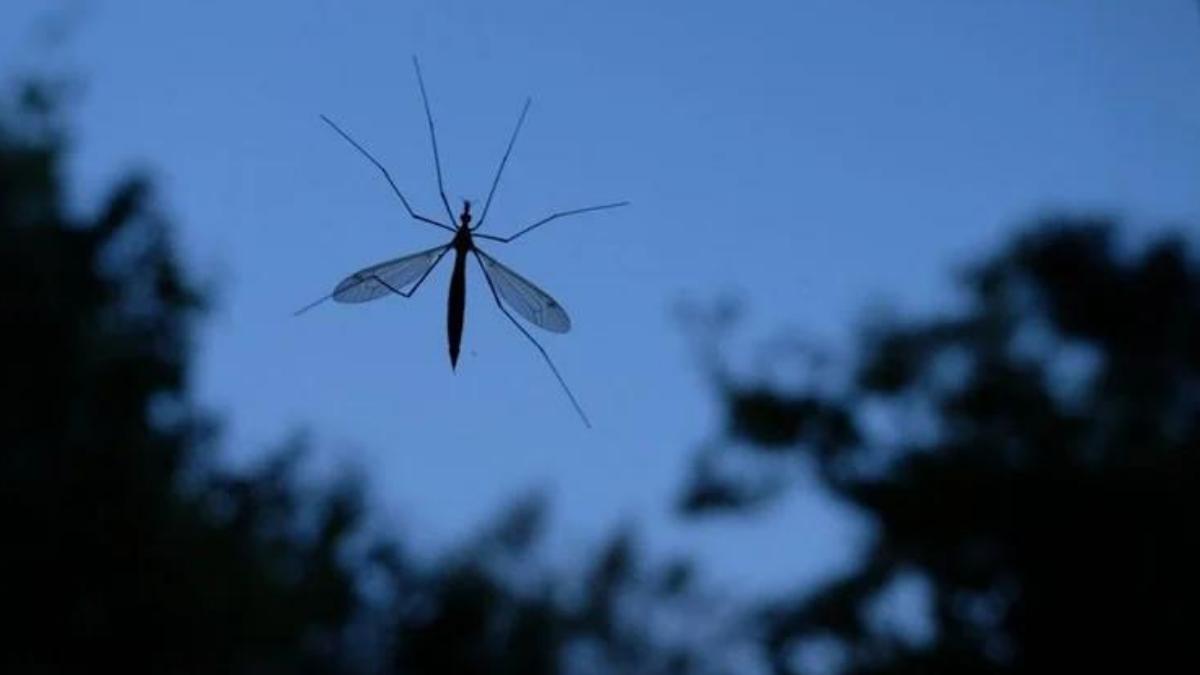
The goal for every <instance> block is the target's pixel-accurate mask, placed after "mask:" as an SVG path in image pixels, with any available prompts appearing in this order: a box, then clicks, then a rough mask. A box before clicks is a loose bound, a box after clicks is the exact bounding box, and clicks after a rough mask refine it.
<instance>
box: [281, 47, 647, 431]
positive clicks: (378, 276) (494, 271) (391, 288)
mask: <svg viewBox="0 0 1200 675" xmlns="http://www.w3.org/2000/svg"><path fill="white" fill-rule="evenodd" d="M413 68H414V70H416V73H417V85H418V87H419V89H420V91H421V102H422V104H423V105H424V107H425V120H426V122H427V123H428V125H429V139H430V142H431V144H432V145H433V164H434V168H435V170H436V172H437V183H438V192H439V193H440V194H441V197H442V205H443V206H444V207H445V208H446V216H447V218H449V223H455V222H456V221H457V225H456V226H454V225H451V224H448V223H446V222H442V221H440V220H437V219H434V218H429V217H427V216H424V215H421V214H419V213H417V212H416V211H414V210H413V208H412V206H411V205H410V204H409V202H408V200H407V199H405V197H404V194H403V193H402V192H400V188H398V187H397V186H396V183H395V181H393V180H392V176H391V174H389V173H388V170H387V169H386V168H384V166H383V164H381V163H380V162H379V160H377V159H375V157H374V156H372V155H371V153H370V152H367V150H366V148H364V147H363V146H362V145H361V144H360V143H359V142H358V141H356V140H354V139H353V138H352V137H351V136H350V134H348V133H346V132H345V131H343V130H342V128H341V127H339V126H338V125H337V124H335V123H334V122H333V120H331V119H329V118H328V117H326V116H325V115H321V119H322V120H323V121H324V122H325V123H326V124H328V125H329V126H330V127H331V128H332V129H333V130H334V131H335V132H337V134H338V135H339V136H341V137H342V138H343V139H345V140H346V141H347V142H348V143H349V144H350V145H352V146H354V148H355V149H356V150H358V152H360V153H361V154H362V155H363V156H364V157H366V158H367V160H369V161H370V162H371V163H372V164H374V165H375V168H377V169H379V171H380V173H382V174H383V177H384V179H386V180H387V182H388V185H390V186H391V188H392V192H394V193H395V195H396V196H397V197H398V198H399V199H400V203H401V204H403V205H404V210H405V211H407V212H408V215H409V216H410V217H411V218H412V219H413V220H416V221H419V222H422V223H425V224H427V225H432V226H434V227H438V228H441V229H443V230H446V231H448V232H451V233H453V235H454V236H453V238H452V239H451V240H450V241H449V242H447V243H445V244H442V245H440V246H435V247H433V248H430V249H426V250H424V251H420V252H418V253H413V254H410V255H406V256H401V257H399V258H395V259H392V260H385V261H383V262H380V263H377V264H374V265H370V266H368V267H364V268H362V269H360V270H358V271H357V272H355V273H353V274H351V275H350V276H348V277H346V278H345V279H343V280H342V281H340V282H339V283H338V284H337V286H335V287H334V289H333V292H331V293H330V294H328V295H326V296H324V297H322V298H319V299H318V300H315V301H314V302H311V303H309V304H308V305H305V306H304V307H302V308H300V309H299V310H297V311H296V312H295V313H296V314H297V315H299V314H303V313H304V312H307V311H308V310H310V309H312V308H313V307H316V306H317V305H319V304H321V303H323V302H325V301H326V300H333V301H334V302H341V303H361V302H369V301H371V300H377V299H379V298H382V297H385V296H388V295H401V296H404V297H406V298H408V297H412V295H413V294H414V293H416V292H417V289H418V288H420V286H421V284H422V283H423V282H424V281H425V279H426V278H427V277H428V276H429V274H430V272H432V271H433V269H434V268H435V267H437V265H438V263H439V262H441V260H442V258H444V257H445V256H446V254H447V253H449V252H451V251H453V252H454V271H453V272H452V273H451V276H450V296H449V300H448V302H447V311H446V335H447V338H448V342H449V348H450V368H451V369H452V370H453V369H456V368H457V366H458V353H459V347H460V346H461V344H462V334H463V323H464V319H465V316H466V301H467V288H466V286H467V258H468V257H474V258H475V261H476V262H477V263H478V264H479V269H480V270H482V271H483V278H484V280H485V281H487V285H488V289H489V290H490V291H491V293H492V299H493V300H495V301H496V306H497V307H499V308H500V311H501V312H503V313H504V316H506V317H508V320H509V321H511V322H512V324H513V325H514V326H516V327H517V330H519V331H521V334H522V335H524V336H525V337H526V338H527V339H528V340H529V341H530V342H531V343H533V346H534V347H536V348H537V350H538V352H540V353H541V355H542V358H543V359H545V361H546V365H548V366H550V371H551V372H552V373H554V377H555V379H557V380H558V383H559V385H560V386H561V387H562V389H563V392H565V393H566V395H567V398H568V399H570V401H571V405H572V406H574V408H575V412H577V413H579V417H580V419H582V420H583V423H584V424H585V425H586V426H588V427H591V423H590V422H589V421H588V418H587V415H586V414H585V413H584V412H583V408H582V407H581V406H580V405H579V401H577V400H576V399H575V395H574V394H573V393H571V388H570V387H568V386H567V383H566V380H564V379H563V377H562V375H561V374H560V373H559V372H558V368H557V367H555V365H554V361H553V360H552V359H551V358H550V354H549V353H548V352H547V351H546V350H545V348H543V347H542V345H541V343H540V342H538V341H537V338H535V337H533V335H532V334H531V333H530V332H529V331H528V330H526V328H525V326H523V325H522V324H521V322H520V321H517V319H516V317H514V316H513V315H512V312H510V311H509V308H512V309H513V310H515V311H516V312H517V314H520V315H521V316H522V317H523V318H525V319H526V320H528V321H529V322H530V323H532V324H533V325H535V326H538V327H539V328H543V329H545V330H548V331H550V332H552V333H566V332H567V331H569V330H571V319H570V318H569V317H568V316H567V312H566V310H565V309H563V306H562V305H561V304H559V303H558V301H557V300H555V299H554V298H552V297H551V296H550V294H549V293H547V292H545V291H543V290H542V289H540V288H538V287H537V286H535V285H534V284H533V282H531V281H529V280H528V279H526V278H525V277H522V276H521V275H520V274H517V273H516V272H514V271H513V270H511V269H509V268H508V267H505V266H504V265H503V264H501V263H500V261H498V260H496V259H495V258H493V257H492V256H491V255H489V254H488V253H485V252H484V251H483V250H481V249H480V248H479V246H478V245H476V243H475V240H476V239H485V240H487V241H495V242H499V243H504V244H507V243H508V242H511V241H513V240H515V239H517V238H518V237H521V236H523V235H525V234H527V233H529V232H532V231H533V230H535V229H537V228H539V227H541V226H543V225H545V224H547V223H549V222H551V221H554V220H557V219H559V218H565V217H567V216H574V215H578V214H582V213H588V212H591V211H600V210H603V209H612V208H616V207H619V206H625V205H627V204H628V203H629V202H615V203H612V204H600V205H597V206H585V207H583V208H577V209H570V210H567V211H557V212H555V213H552V214H550V215H549V216H546V217H545V218H542V219H541V220H539V221H537V222H535V223H533V224H532V225H529V226H527V227H525V228H523V229H520V230H518V231H517V232H516V233H514V234H511V235H509V236H507V237H498V236H495V235H491V234H485V233H482V232H479V231H478V230H479V229H480V228H481V227H483V223H484V221H485V220H486V219H487V215H488V210H489V209H490V208H491V205H492V198H493V197H494V196H495V195H496V187H497V186H498V185H499V184H500V176H501V174H503V173H504V166H505V165H506V164H507V163H508V157H509V155H510V154H511V153H512V149H513V144H514V143H516V141H517V134H519V133H520V132H521V126H522V125H523V124H524V123H525V115H526V114H527V113H528V112H529V105H530V103H531V101H530V99H528V98H527V99H525V105H524V107H522V108H521V115H520V116H519V117H518V118H517V124H516V127H515V128H514V129H513V132H512V136H510V137H509V139H508V147H507V148H505V150H504V156H503V157H502V158H501V159H500V166H499V167H498V168H497V169H496V175H495V177H494V178H493V179H492V187H491V189H490V190H489V191H488V196H487V201H486V202H484V205H483V212H482V213H480V215H479V221H478V222H477V223H475V224H474V225H472V224H471V221H472V215H471V202H470V201H469V200H463V207H462V211H461V212H460V213H459V214H458V218H457V219H456V218H455V217H454V211H453V210H452V209H451V208H450V201H449V200H448V199H446V188H445V184H444V182H443V180H442V160H441V157H440V156H439V155H438V145H437V134H436V132H435V131H434V128H433V114H432V113H431V112H430V109H429V97H428V95H427V94H426V93H425V80H424V78H423V77H422V76H421V65H420V63H418V62H417V59H416V57H413Z"/></svg>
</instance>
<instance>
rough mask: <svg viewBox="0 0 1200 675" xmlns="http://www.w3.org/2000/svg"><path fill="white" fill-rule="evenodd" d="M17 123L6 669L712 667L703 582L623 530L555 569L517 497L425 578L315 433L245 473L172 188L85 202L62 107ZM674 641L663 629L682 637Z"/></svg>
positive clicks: (9, 208) (3, 253)
mask: <svg viewBox="0 0 1200 675" xmlns="http://www.w3.org/2000/svg"><path fill="white" fill-rule="evenodd" d="M10 98H11V102H10V101H9V100H8V99H5V101H4V104H3V107H2V108H0V274H2V275H3V284H0V293H3V307H4V314H3V317H4V318H3V330H4V334H5V344H6V346H7V347H8V349H7V351H6V354H7V357H8V358H6V359H5V362H4V366H3V377H2V378H0V387H2V391H3V394H4V415H3V418H2V419H3V421H2V423H0V514H3V515H2V516H0V517H2V520H0V525H2V530H0V531H2V532H3V537H4V545H3V550H4V554H3V556H0V560H2V561H3V562H2V563H0V564H2V567H0V579H2V580H3V586H2V589H0V590H2V593H0V597H2V598H3V611H4V616H5V618H6V619H7V621H6V622H5V623H6V628H5V635H4V640H3V642H2V644H3V648H2V649H0V672H4V673H39V674H41V673H59V672H61V673H67V672H70V673H75V672H102V671H104V670H109V669H112V670H115V671H116V672H153V673H305V672H309V673H339V672H341V673H389V672H395V673H407V674H413V675H422V674H428V675H434V674H440V673H453V674H454V675H469V674H471V673H521V674H522V675H536V674H538V673H546V674H550V673H609V672H621V673H647V674H651V673H662V674H667V673H685V672H694V673H705V672H719V670H718V668H717V667H716V666H715V665H714V664H715V663H716V662H717V661H710V660H708V659H701V658H700V657H699V656H698V655H697V652H698V649H697V645H696V639H695V635H696V634H695V633H693V632H691V631H684V632H682V633H680V632H679V631H677V630H676V631H675V632H672V631H671V630H670V627H671V626H678V625H681V624H682V623H683V619H681V618H680V617H685V616H690V615H695V614H696V605H695V603H696V602H697V601H698V600H697V598H696V596H694V595H693V594H692V593H691V590H690V578H691V577H690V575H689V574H688V573H687V567H686V566H684V565H682V564H675V565H668V566H666V567H664V568H662V569H658V568H652V567H649V566H647V565H645V564H644V563H642V562H641V561H640V560H639V556H638V555H637V551H636V547H635V546H634V540H633V538H632V535H631V534H629V533H623V532H622V533H618V535H617V536H616V537H614V538H613V540H612V541H611V542H608V543H606V544H605V545H604V546H602V547H601V549H600V550H599V551H598V552H596V553H595V560H594V561H591V560H588V559H587V557H586V555H583V556H581V558H580V559H579V560H578V561H577V563H576V564H575V565H574V567H573V568H572V569H568V570H566V571H556V570H554V569H550V568H549V567H547V566H545V565H543V564H541V563H540V562H539V555H538V551H537V543H538V542H539V540H540V539H541V535H542V530H543V523H544V520H545V504H544V503H543V501H542V500H541V499H540V498H538V497H537V496H536V495H535V496H533V497H530V498H526V499H523V500H518V501H517V502H516V503H515V504H514V505H513V506H512V508H511V509H509V510H508V511H506V512H504V513H502V514H501V515H500V516H499V517H498V518H497V519H496V521H495V522H494V523H493V524H492V525H490V526H488V527H487V528H486V529H485V530H484V531H483V532H482V533H480V534H479V535H478V536H477V537H475V538H474V539H473V540H472V541H470V542H468V543H467V544H465V545H464V546H462V547H461V549H460V550H457V551H456V552H454V553H452V554H450V555H447V556H445V557H444V558H439V559H436V560H433V561H432V562H425V563H419V562H417V560H416V557H415V556H413V555H411V554H410V553H408V552H407V551H406V550H405V547H404V546H403V544H402V543H401V542H398V541H396V540H395V539H393V538H392V537H390V536H386V535H384V534H380V533H378V532H376V531H375V530H376V529H378V528H372V527H368V526H367V524H366V523H367V520H368V518H367V516H368V515H369V514H367V513H366V510H365V508H364V503H365V499H364V497H363V492H362V489H361V487H360V486H359V485H358V483H357V482H356V481H354V480H352V479H349V478H346V479H340V480H334V481H333V482H331V483H329V484H328V485H321V484H319V483H318V484H317V485H316V486H312V485H311V484H310V483H302V482H301V480H300V476H299V469H300V468H301V466H300V465H301V463H302V462H301V460H302V458H303V455H304V453H305V449H306V444H305V443H304V442H303V440H302V439H301V440H295V441H292V442H289V443H286V444H284V447H282V448H280V449H279V450H277V451H275V452H272V453H268V454H267V456H266V457H265V458H264V459H263V461H262V462H261V463H260V465H259V466H258V468H256V469H253V470H250V471H248V472H244V473H237V472H233V471H231V470H229V469H226V468H224V467H223V466H222V465H221V463H220V461H219V448H220V444H219V436H218V434H217V432H216V430H217V425H216V423H215V420H213V419H212V418H211V417H210V416H208V415H206V414H205V413H204V412H203V411H201V410H200V409H198V407H197V406H196V405H195V404H194V402H192V401H191V400H189V385H188V379H189V367H190V358H189V357H190V353H191V344H190V340H191V337H192V335H193V332H194V328H195V326H196V324H197V322H198V320H199V319H200V318H201V315H202V311H203V308H204V298H203V294H202V293H201V292H200V291H199V290H198V289H197V288H196V286H195V285H194V284H193V283H192V282H191V281H189V280H188V279H187V276H186V275H185V274H184V272H183V270H182V268H181V265H180V263H179V261H178V258H177V257H176V254H175V252H174V248H173V246H172V243H171V239H170V234H171V228H170V226H169V223H168V222H167V221H166V220H165V219H164V218H163V217H162V215H161V212H160V211H159V209H158V208H156V206H155V195H154V190H153V186H152V184H151V182H150V181H149V180H147V179H146V178H144V177H136V176H135V177H128V178H126V179H124V180H121V181H119V182H118V184H117V185H116V186H114V187H113V188H112V189H111V190H109V191H108V193H107V195H106V196H105V197H104V199H103V200H102V204H101V206H100V207H99V208H98V210H97V211H96V212H95V213H94V214H86V215H78V214H76V213H75V212H74V210H73V209H71V208H70V207H69V202H70V199H69V196H70V195H69V193H68V185H67V181H66V180H65V178H64V174H65V168H64V160H65V158H66V156H67V154H66V153H67V152H68V150H69V145H70V144H69V143H68V142H67V140H66V135H65V133H64V130H63V126H64V125H63V124H61V121H60V120H58V119H57V118H56V114H57V111H58V104H57V103H56V89H55V88H54V87H50V86H46V85H30V86H29V87H27V88H25V90H24V91H23V93H21V94H19V95H18V96H15V97H10ZM664 626H666V627H667V628H664Z"/></svg>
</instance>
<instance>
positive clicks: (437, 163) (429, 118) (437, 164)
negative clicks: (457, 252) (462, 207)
mask: <svg viewBox="0 0 1200 675" xmlns="http://www.w3.org/2000/svg"><path fill="white" fill-rule="evenodd" d="M413 68H415V69H416V71H417V85H418V86H419V87H420V88H421V102H422V103H424V104H425V121H426V122H428V123H429V140H430V141H432V142H433V166H434V168H436V169H437V181H438V192H440V193H441V195H442V205H443V206H445V207H446V215H447V216H449V217H450V222H452V223H453V222H454V211H453V210H452V209H451V208H450V201H449V200H448V199H446V187H445V185H443V184H442V158H441V157H440V156H439V155H438V146H437V134H436V133H435V132H434V131H433V113H431V112H429V97H428V96H427V95H426V94H425V78H423V77H421V64H420V63H418V62H417V57H415V56H414V57H413Z"/></svg>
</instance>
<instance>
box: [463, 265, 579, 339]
mask: <svg viewBox="0 0 1200 675" xmlns="http://www.w3.org/2000/svg"><path fill="white" fill-rule="evenodd" d="M475 250H476V252H477V253H479V260H480V261H482V262H483V271H484V273H485V274H487V275H488V278H489V279H491V280H492V284H493V285H494V286H495V287H496V293H498V294H499V295H500V297H501V298H503V299H504V303H505V304H506V305H508V306H509V307H512V308H513V309H514V310H516V311H517V314H520V315H521V316H523V317H525V318H526V319H528V320H529V321H531V322H533V323H534V324H536V325H538V326H540V327H542V328H545V329H546V330H548V331H551V332H554V333H565V332H567V331H569V330H571V319H569V318H568V317H567V312H566V310H564V309H563V308H562V305H560V304H558V302H557V301H556V300H555V299H554V298H552V297H550V295H549V294H548V293H546V292H545V291H543V290H542V289H540V288H538V287H537V286H534V285H533V284H532V283H530V282H529V280H527V279H525V278H524V277H522V276H521V275H519V274H517V273H516V272H514V271H512V270H510V269H508V268H507V267H505V266H504V265H501V264H500V263H499V262H497V261H496V259H495V258H493V257H491V256H489V255H488V254H486V253H484V252H483V251H480V250H479V249H475Z"/></svg>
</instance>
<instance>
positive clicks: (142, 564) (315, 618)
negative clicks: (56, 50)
mask: <svg viewBox="0 0 1200 675" xmlns="http://www.w3.org/2000/svg"><path fill="white" fill-rule="evenodd" d="M58 127H59V125H58V124H57V122H56V121H55V116H54V105H53V96H52V89H50V88H48V87H46V86H44V85H40V86H33V85H31V86H29V87H27V88H26V90H25V92H24V95H23V96H22V97H21V98H20V99H19V102H18V104H17V105H15V106H13V107H11V108H9V109H8V110H7V111H6V114H5V115H3V116H2V117H0V275H3V283H2V284H0V293H2V294H3V307H4V314H3V317H4V319H3V332H4V335H5V345H6V349H5V354H6V358H5V363H4V366H3V373H4V375H3V378H0V387H2V388H3V393H4V417H3V419H4V421H3V425H2V426H0V513H2V514H3V515H2V518H3V521H2V522H3V533H4V546H3V549H4V551H5V553H4V555H3V560H4V562H3V566H4V574H3V578H4V593H3V597H4V601H3V606H4V613H5V616H7V617H8V618H9V621H7V622H6V625H7V627H6V628H5V633H6V635H5V640H4V644H5V645H6V647H5V649H4V650H3V651H4V653H3V664H4V665H3V666H0V669H2V670H4V671H5V672H56V671H62V672H79V671H80V670H88V671H98V670H100V669H102V668H105V667H106V666H111V667H115V668H116V669H117V670H119V671H125V672H130V671H139V672H140V671H148V672H279V671H284V670H286V671H290V672H299V671H301V670H313V671H330V670H333V669H334V668H333V660H332V656H333V655H334V653H335V652H336V649H334V645H335V644H336V639H337V637H338V631H339V630H340V628H341V627H342V626H343V625H344V624H346V622H347V620H348V618H349V616H350V613H351V611H352V609H353V607H354V595H353V587H352V578H351V576H350V574H349V571H348V570H347V568H346V566H345V564H344V563H343V562H341V561H340V560H339V557H338V554H339V550H338V549H339V547H340V544H341V542H342V540H343V538H344V537H345V536H346V535H347V533H348V532H350V531H352V530H353V529H354V528H355V522H356V519H357V514H358V505H357V492H356V490H355V489H354V488H353V486H350V485H344V486H334V488H333V489H331V490H329V491H328V492H323V493H318V494H303V493H301V491H299V490H298V489H296V488H294V487H293V485H292V482H291V478H290V471H289V469H290V467H291V463H290V462H288V461H286V458H287V457H288V456H289V455H288V454H284V455H280V456H279V459H277V460H276V461H272V462H269V463H267V465H266V466H264V467H263V468H262V470H261V471H259V472H257V473H253V474H251V475H245V476H234V475H229V474H226V473H223V472H221V471H219V470H217V469H216V468H215V467H214V466H213V465H212V459H213V458H212V457H211V455H210V450H211V445H212V441H213V435H212V428H213V425H212V421H211V420H209V419H208V418H207V417H205V416H204V415H203V414H202V413H201V412H198V411H197V410H196V408H195V407H194V406H193V405H192V403H191V402H190V401H189V400H188V397H187V391H188V374H189V373H188V353H189V347H190V345H189V342H188V340H189V337H190V334H191V328H192V325H193V323H194V321H195V319H196V317H197V315H198V312H199V311H200V310H201V308H202V303H201V295H200V293H198V292H197V290H196V288H195V287H194V286H193V285H192V284H191V283H190V282H189V281H187V280H186V278H185V277H184V275H183V274H182V273H181V270H180V268H179V265H178V264H177V262H176V259H175V256H174V254H173V252H172V249H171V245H170V241H169V230H168V228H167V225H166V223H165V221H164V220H163V218H162V217H161V216H160V215H158V213H157V212H156V210H155V208H154V205H153V201H154V200H153V191H152V189H151V187H150V184H149V183H148V182H147V181H146V180H144V179H141V178H136V177H134V178H128V179H125V180H124V181H122V182H120V183H119V184H118V185H117V186H116V187H115V188H113V189H112V190H111V191H110V193H109V195H108V196H107V198H106V199H105V201H104V204H103V206H102V207H101V208H100V210H99V212H98V213H96V214H95V215H89V216H79V215H77V214H74V213H72V212H71V211H70V210H69V209H68V208H67V207H66V205H65V204H66V202H67V199H66V194H65V189H64V181H63V179H62V172H63V167H62V161H63V158H64V154H65V147H66V143H65V140H64V138H65V135H64V134H63V133H62V132H61V130H60V129H59V128H58ZM302 523H307V525H303V526H302ZM301 666H303V667H301Z"/></svg>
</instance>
